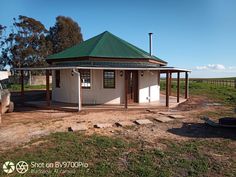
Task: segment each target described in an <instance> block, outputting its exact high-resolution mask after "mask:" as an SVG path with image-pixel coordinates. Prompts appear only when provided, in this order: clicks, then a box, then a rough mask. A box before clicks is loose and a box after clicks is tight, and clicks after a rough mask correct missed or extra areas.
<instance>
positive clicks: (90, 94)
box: [52, 70, 124, 104]
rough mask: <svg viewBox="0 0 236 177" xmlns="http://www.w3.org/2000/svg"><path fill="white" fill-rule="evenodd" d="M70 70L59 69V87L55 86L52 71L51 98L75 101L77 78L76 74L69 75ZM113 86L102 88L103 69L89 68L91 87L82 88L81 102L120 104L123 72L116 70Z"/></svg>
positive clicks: (122, 92) (122, 89)
mask: <svg viewBox="0 0 236 177" xmlns="http://www.w3.org/2000/svg"><path fill="white" fill-rule="evenodd" d="M71 71H72V70H61V85H60V88H56V86H55V72H53V84H52V88H53V89H52V100H54V101H59V102H65V103H77V102H78V92H77V91H78V80H77V75H76V74H74V76H72V75H71ZM115 74H116V83H115V88H114V89H113V88H103V70H91V88H90V89H84V88H82V104H121V103H123V102H124V74H123V76H122V77H121V76H120V71H116V73H115Z"/></svg>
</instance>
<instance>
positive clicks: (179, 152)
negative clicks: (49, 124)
mask: <svg viewBox="0 0 236 177" xmlns="http://www.w3.org/2000/svg"><path fill="white" fill-rule="evenodd" d="M40 141H41V142H43V143H41V144H40V145H39V146H36V147H34V146H31V147H30V148H19V149H16V150H14V151H12V152H11V151H10V152H9V153H4V154H2V155H1V157H0V158H1V161H7V160H12V161H13V162H17V161H20V160H24V161H26V162H28V163H30V162H32V161H34V162H55V161H61V162H63V161H78V160H79V161H81V162H83V163H88V168H84V167H80V168H78V169H76V170H75V171H74V172H75V174H69V173H67V174H66V175H65V176H94V177H95V176H108V177H111V176H147V177H149V176H153V177H157V176H203V175H206V176H211V175H212V174H218V175H220V176H235V175H236V172H235V171H234V170H233V167H232V165H233V162H234V161H233V159H229V160H227V161H225V162H224V163H222V162H221V161H217V160H215V159H214V158H212V155H211V153H215V154H218V156H221V155H224V156H225V155H230V153H231V152H232V151H234V149H233V148H232V147H230V145H229V143H230V142H229V141H227V140H224V141H223V143H219V142H217V141H212V142H211V143H209V142H208V141H204V140H201V141H197V140H191V141H186V142H184V143H177V142H173V141H168V140H164V139H163V140H161V143H163V144H164V145H166V149H165V150H161V149H159V148H158V147H156V148H153V149H145V148H142V144H141V143H139V142H137V141H134V140H130V141H127V140H124V139H120V138H109V137H106V136H99V135H91V136H86V135H84V134H80V133H69V132H68V133H55V134H51V135H50V136H47V137H44V138H41V139H40ZM33 143H34V142H31V144H33ZM221 149H225V150H224V151H222V150H221ZM65 169H67V168H65ZM68 169H71V168H68ZM1 174H2V176H4V173H3V172H2V173H1ZM16 176H17V175H16ZM18 176H20V175H18ZM29 176H30V175H29ZM31 176H34V175H33V174H32V175H31ZM36 176H37V175H36ZM43 176H61V175H58V174H56V173H53V174H48V175H43ZM62 176H63V175H62Z"/></svg>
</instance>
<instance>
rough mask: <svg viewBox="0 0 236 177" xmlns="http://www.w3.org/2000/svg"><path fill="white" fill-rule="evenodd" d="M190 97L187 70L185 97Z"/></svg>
mask: <svg viewBox="0 0 236 177" xmlns="http://www.w3.org/2000/svg"><path fill="white" fill-rule="evenodd" d="M187 98H188V72H185V99H187Z"/></svg>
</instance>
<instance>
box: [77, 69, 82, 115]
mask: <svg viewBox="0 0 236 177" xmlns="http://www.w3.org/2000/svg"><path fill="white" fill-rule="evenodd" d="M77 75H78V112H79V111H81V109H82V103H81V101H82V99H81V80H80V72H78V73H77Z"/></svg>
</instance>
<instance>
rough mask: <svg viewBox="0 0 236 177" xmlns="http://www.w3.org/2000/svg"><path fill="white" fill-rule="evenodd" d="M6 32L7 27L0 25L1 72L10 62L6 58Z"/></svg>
mask: <svg viewBox="0 0 236 177" xmlns="http://www.w3.org/2000/svg"><path fill="white" fill-rule="evenodd" d="M5 30H6V26H3V25H1V24H0V70H3V69H4V68H5V66H6V65H7V63H8V61H7V59H6V58H5V55H4V54H5V48H4V44H5V36H3V32H4V31H5Z"/></svg>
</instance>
